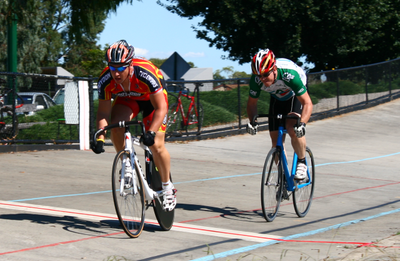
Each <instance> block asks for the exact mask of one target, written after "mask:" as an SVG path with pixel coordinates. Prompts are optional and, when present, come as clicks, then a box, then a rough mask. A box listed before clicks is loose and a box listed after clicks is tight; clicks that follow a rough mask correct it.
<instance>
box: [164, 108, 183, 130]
mask: <svg viewBox="0 0 400 261" xmlns="http://www.w3.org/2000/svg"><path fill="white" fill-rule="evenodd" d="M180 130H182V116H181V114H180V111H179V107H178V103H174V104H172V105H171V106H169V108H168V116H167V130H166V136H174V135H177V134H178V133H179V131H180Z"/></svg>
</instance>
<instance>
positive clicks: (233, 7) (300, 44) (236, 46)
mask: <svg viewBox="0 0 400 261" xmlns="http://www.w3.org/2000/svg"><path fill="white" fill-rule="evenodd" d="M158 3H159V4H160V5H163V6H164V7H166V8H167V9H168V10H169V11H171V12H173V13H176V14H178V15H179V16H181V17H186V18H188V19H192V18H193V17H197V16H200V17H203V18H204V19H203V21H202V22H200V23H199V24H198V25H197V26H196V27H193V28H194V30H195V31H196V32H197V37H198V38H199V39H204V40H206V41H208V42H209V43H210V46H215V47H216V48H217V49H222V50H224V51H227V52H229V54H230V56H229V57H224V58H227V59H231V60H237V61H239V63H241V64H243V63H246V62H249V61H250V60H251V57H252V56H253V55H254V54H255V53H256V52H257V51H258V50H259V48H267V47H268V48H270V49H272V50H273V51H274V52H275V54H276V56H278V57H286V58H289V59H291V60H293V61H297V60H298V58H300V57H301V56H305V57H306V62H311V63H314V64H315V68H314V69H313V70H314V71H319V70H323V69H327V68H329V69H330V68H343V67H349V66H354V65H361V64H368V63H374V62H380V61H384V60H387V59H392V58H396V57H398V56H399V55H400V41H399V39H400V15H399V10H400V2H399V1H397V0H346V1H344V0H325V1H312V0H304V1H292V0H281V1H266V0H248V1H237V0H221V1H213V0H197V1H187V0H164V1H162V0H158Z"/></svg>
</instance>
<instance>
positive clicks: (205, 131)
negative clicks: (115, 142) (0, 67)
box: [0, 58, 400, 144]
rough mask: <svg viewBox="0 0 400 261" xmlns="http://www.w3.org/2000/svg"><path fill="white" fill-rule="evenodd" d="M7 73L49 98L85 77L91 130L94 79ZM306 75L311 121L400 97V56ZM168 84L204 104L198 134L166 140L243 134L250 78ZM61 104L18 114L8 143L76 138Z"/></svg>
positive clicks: (71, 140)
mask: <svg viewBox="0 0 400 261" xmlns="http://www.w3.org/2000/svg"><path fill="white" fill-rule="evenodd" d="M9 77H12V78H13V79H15V82H16V83H17V84H16V87H17V89H18V92H26V91H29V92H42V93H46V94H48V95H49V96H50V97H53V95H54V94H55V92H56V91H57V90H58V89H59V88H63V86H62V85H59V84H57V82H59V81H60V80H64V81H74V82H77V81H87V82H88V83H89V97H90V128H89V129H90V131H92V132H93V131H94V130H95V128H96V127H95V112H96V106H95V105H94V101H93V95H92V93H93V83H94V82H95V81H96V79H95V78H85V77H68V76H55V75H42V74H26V73H8V72H0V78H1V79H8V78H9ZM307 77H308V90H309V93H310V96H311V98H312V100H313V103H314V109H313V114H312V117H311V120H317V119H322V118H326V117H331V116H334V115H338V114H342V113H346V112H349V111H354V110H359V109H364V108H368V107H371V106H374V105H377V104H380V103H383V102H388V101H390V100H392V99H395V98H398V97H400V58H399V59H395V60H391V61H386V62H382V63H376V64H370V65H365V66H358V67H353V68H345V69H338V70H330V71H322V72H317V73H308V74H307ZM167 85H168V88H170V87H172V86H185V87H187V88H189V90H190V91H192V92H193V91H194V90H196V92H195V95H196V102H198V103H202V104H203V107H204V111H205V115H204V117H205V118H204V123H205V124H204V125H203V126H202V127H201V132H200V133H198V134H197V135H182V136H180V137H170V138H168V140H170V141H174V140H195V139H196V140H198V139H208V138H215V137H220V136H225V135H235V134H240V133H244V132H245V129H244V126H245V124H247V117H246V104H247V97H248V89H249V87H248V85H249V78H236V79H220V80H206V81H200V80H198V81H167ZM195 87H197V88H195ZM170 91H173V90H170ZM171 96H172V95H171ZM227 96H229V97H230V98H229V99H225V98H224V97H227ZM268 96H269V95H264V96H262V98H260V100H262V102H264V103H263V105H262V107H261V109H259V111H260V112H267V111H268V106H269V98H268ZM225 100H229V104H226V101H225ZM204 105H207V106H204ZM65 106H67V105H65V104H64V105H63V106H59V107H58V109H57V110H54V112H53V113H54V117H53V118H51V116H50V117H49V115H46V119H45V120H40V117H41V116H40V113H38V112H33V114H37V116H35V115H34V116H18V117H19V119H21V120H20V122H19V126H18V128H19V134H18V136H17V137H16V139H15V140H13V141H11V142H8V143H7V144H16V143H18V144H33V143H35V144H45V143H51V144H66V143H67V144H71V143H77V142H79V135H78V128H79V125H74V126H71V125H69V126H68V125H67V124H65V122H63V118H64V108H65ZM228 107H229V108H228ZM53 109H54V108H53ZM218 110H229V111H230V112H231V114H232V115H233V116H232V120H230V121H228V122H227V121H225V119H222V120H221V119H210V118H211V117H215V114H218V112H217V111H218ZM261 110H262V111H261ZM214 111H215V113H214ZM35 117H36V118H35ZM264 124H265V123H264ZM41 126H44V127H41ZM264 127H265V126H264ZM261 128H263V125H262V126H261ZM0 144H1V141H0Z"/></svg>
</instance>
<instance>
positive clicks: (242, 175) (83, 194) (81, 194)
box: [9, 152, 400, 202]
mask: <svg viewBox="0 0 400 261" xmlns="http://www.w3.org/2000/svg"><path fill="white" fill-rule="evenodd" d="M399 154H400V152H396V153H392V154H388V155H382V156H377V157H372V158H366V159H360V160H353V161H343V162H330V163H322V164H317V165H315V167H320V166H326V165H335V164H346V163H355V162H360V161H366V160H374V159H379V158H385V157H390V156H395V155H399ZM260 174H261V172H259V173H250V174H240V175H232V176H225V177H216V178H208V179H196V180H189V181H181V182H174V184H176V185H178V184H186V183H194V182H200V181H210V180H218V179H228V178H237V177H246V176H255V175H260ZM110 192H111V190H106V191H96V192H87V193H80V194H70V195H58V196H48V197H40V198H28V199H16V200H9V201H10V202H21V201H31V200H41V199H49V198H62V197H76V196H87V195H93V194H101V193H110Z"/></svg>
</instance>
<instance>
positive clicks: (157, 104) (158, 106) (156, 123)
mask: <svg viewBox="0 0 400 261" xmlns="http://www.w3.org/2000/svg"><path fill="white" fill-rule="evenodd" d="M150 102H151V104H152V105H153V107H154V115H153V121H152V122H151V125H150V128H149V130H150V131H154V132H157V131H158V129H159V128H160V126H161V124H162V123H163V120H164V117H165V115H166V114H167V112H168V104H167V102H166V101H165V96H164V93H163V91H159V92H157V93H154V94H151V95H150Z"/></svg>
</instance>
